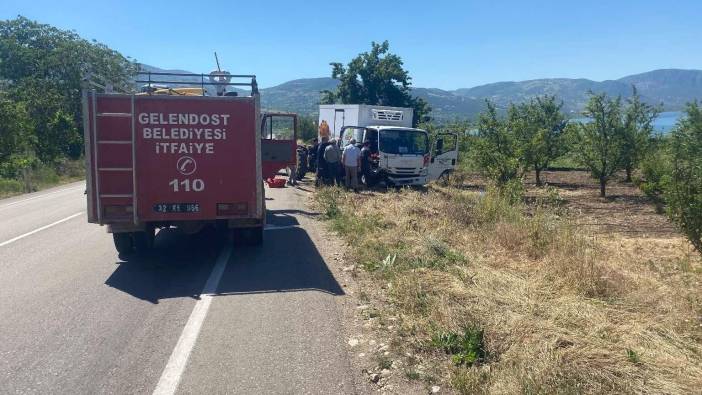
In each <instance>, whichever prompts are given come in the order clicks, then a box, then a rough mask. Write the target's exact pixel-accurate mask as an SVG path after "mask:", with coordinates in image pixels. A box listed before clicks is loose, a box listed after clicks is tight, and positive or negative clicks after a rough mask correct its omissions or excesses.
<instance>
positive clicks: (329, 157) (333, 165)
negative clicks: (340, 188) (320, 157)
mask: <svg viewBox="0 0 702 395" xmlns="http://www.w3.org/2000/svg"><path fill="white" fill-rule="evenodd" d="M324 160H325V161H326V162H327V171H328V176H329V181H328V184H329V185H334V183H336V184H337V185H341V183H340V179H341V177H340V176H339V174H340V173H341V167H340V166H341V150H339V145H338V143H337V141H336V140H331V141H330V142H329V145H328V146H327V147H326V148H324Z"/></svg>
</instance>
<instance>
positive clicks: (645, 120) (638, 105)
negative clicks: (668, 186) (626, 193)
mask: <svg viewBox="0 0 702 395" xmlns="http://www.w3.org/2000/svg"><path fill="white" fill-rule="evenodd" d="M632 90H633V94H632V96H631V97H630V98H629V99H627V106H626V109H625V111H624V129H623V135H622V138H623V142H622V167H624V170H626V181H627V182H631V173H632V172H633V171H634V169H635V168H636V167H637V166H638V165H639V163H640V162H641V160H642V159H643V158H644V157H645V156H646V154H647V153H648V152H650V147H651V141H652V134H653V122H654V121H655V119H656V117H658V113H659V112H660V110H659V109H658V108H656V107H653V106H651V105H649V104H646V103H644V102H642V101H641V97H640V96H639V94H638V92H637V90H636V87H635V86H634V87H632Z"/></svg>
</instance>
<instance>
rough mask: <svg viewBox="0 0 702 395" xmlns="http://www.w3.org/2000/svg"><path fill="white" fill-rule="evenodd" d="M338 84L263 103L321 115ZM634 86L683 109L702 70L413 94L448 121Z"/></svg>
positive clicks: (701, 93)
mask: <svg viewBox="0 0 702 395" xmlns="http://www.w3.org/2000/svg"><path fill="white" fill-rule="evenodd" d="M146 67H147V68H148V69H149V70H152V71H160V69H158V68H156V67H153V66H146ZM184 78H187V77H184ZM184 82H185V80H184ZM259 82H264V81H259ZM264 83H265V82H264ZM337 84H338V81H336V80H334V79H332V78H329V77H320V78H303V79H296V80H292V81H288V82H285V83H283V84H280V85H276V86H273V87H269V88H263V89H261V105H262V106H263V108H266V109H271V110H283V111H294V112H298V113H300V114H316V113H317V105H318V104H319V97H320V91H323V90H327V89H329V90H331V89H334V88H336V86H337ZM632 85H635V86H636V87H637V89H638V90H639V93H640V94H641V96H642V97H643V99H644V100H645V101H647V102H649V103H651V104H659V103H663V105H664V109H665V110H667V111H677V110H680V109H682V108H683V106H684V105H685V103H687V102H689V101H692V100H694V99H702V70H680V69H662V70H654V71H650V72H647V73H642V74H636V75H631V76H626V77H623V78H620V79H618V80H607V81H592V80H588V79H585V78H578V79H572V78H544V79H537V80H528V81H505V82H496V83H492V84H486V85H480V86H476V87H473V88H462V89H456V90H453V91H447V90H442V89H436V88H413V89H412V92H413V94H414V95H416V96H418V97H421V98H423V99H425V100H427V101H428V102H429V104H430V105H431V106H432V109H433V116H434V118H435V119H437V120H441V121H445V120H451V119H456V118H463V119H465V118H468V119H472V118H474V117H475V116H476V115H477V114H478V113H479V112H480V111H482V110H483V109H484V107H485V103H484V101H485V99H489V100H492V101H494V102H495V103H496V104H497V106H498V107H499V108H506V107H507V106H508V105H509V103H519V102H523V101H525V100H528V99H529V98H532V97H536V96H540V95H545V94H549V95H555V96H557V97H558V98H559V99H561V100H563V107H564V110H565V111H566V112H569V113H571V114H573V115H575V114H577V113H579V112H580V111H582V109H583V107H584V106H585V103H586V102H587V99H588V92H590V91H592V92H605V93H607V94H608V95H611V96H618V95H621V96H622V97H628V96H629V95H631V86H632Z"/></svg>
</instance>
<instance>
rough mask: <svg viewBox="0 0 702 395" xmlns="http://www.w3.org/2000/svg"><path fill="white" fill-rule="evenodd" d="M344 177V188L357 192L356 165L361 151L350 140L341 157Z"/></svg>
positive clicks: (354, 141)
mask: <svg viewBox="0 0 702 395" xmlns="http://www.w3.org/2000/svg"><path fill="white" fill-rule="evenodd" d="M341 161H342V162H343V164H344V170H345V175H346V188H350V189H353V190H354V192H358V165H359V163H360V161H361V151H360V150H359V149H358V147H356V140H354V139H352V140H351V141H350V144H349V145H347V146H346V148H344V153H343V155H342V156H341Z"/></svg>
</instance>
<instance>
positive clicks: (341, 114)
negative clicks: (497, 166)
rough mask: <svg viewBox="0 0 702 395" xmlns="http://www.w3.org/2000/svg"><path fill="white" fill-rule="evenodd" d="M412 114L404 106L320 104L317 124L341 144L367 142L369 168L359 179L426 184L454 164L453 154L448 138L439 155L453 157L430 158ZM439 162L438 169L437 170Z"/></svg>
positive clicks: (423, 134) (425, 138)
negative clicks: (368, 147) (326, 125)
mask: <svg viewBox="0 0 702 395" xmlns="http://www.w3.org/2000/svg"><path fill="white" fill-rule="evenodd" d="M413 115H414V110H413V109H412V108H404V107H389V106H374V105H366V104H323V105H320V106H319V124H320V125H321V124H322V122H325V123H326V124H328V125H329V132H330V133H329V134H330V137H331V138H334V139H337V140H338V141H339V142H340V145H341V146H342V147H343V146H345V145H346V144H348V143H349V141H350V140H351V139H355V140H356V142H357V144H359V145H360V144H362V143H363V142H364V141H369V142H370V149H371V152H372V155H371V159H372V160H371V170H372V171H370V172H368V173H367V174H361V180H362V181H363V182H364V183H365V184H367V185H371V184H373V183H375V182H377V181H384V182H385V183H386V184H389V185H397V186H400V185H425V184H426V183H427V182H429V181H431V179H433V178H439V177H441V176H444V175H447V174H448V173H450V172H451V171H452V170H453V168H454V167H455V164H456V160H455V159H453V158H455V157H454V156H453V155H452V154H451V153H448V151H450V150H447V148H448V147H449V146H450V145H451V143H450V140H448V141H447V142H449V144H445V145H444V143H441V145H442V151H443V152H442V156H447V154H448V156H451V157H452V159H449V160H448V161H445V160H444V161H435V160H431V159H432V158H431V153H430V147H431V145H430V141H429V134H428V133H427V132H426V131H425V130H422V129H414V128H412V117H413ZM437 141H438V140H437ZM453 142H455V139H454V140H453ZM435 144H436V142H435ZM453 146H454V152H453V153H455V155H457V151H456V149H455V144H453ZM447 163H448V164H449V166H448V167H447V166H446V164H447ZM441 164H443V165H441ZM439 165H441V166H442V168H441V169H438V167H437V166H439ZM432 167H437V168H436V169H434V168H432Z"/></svg>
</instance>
